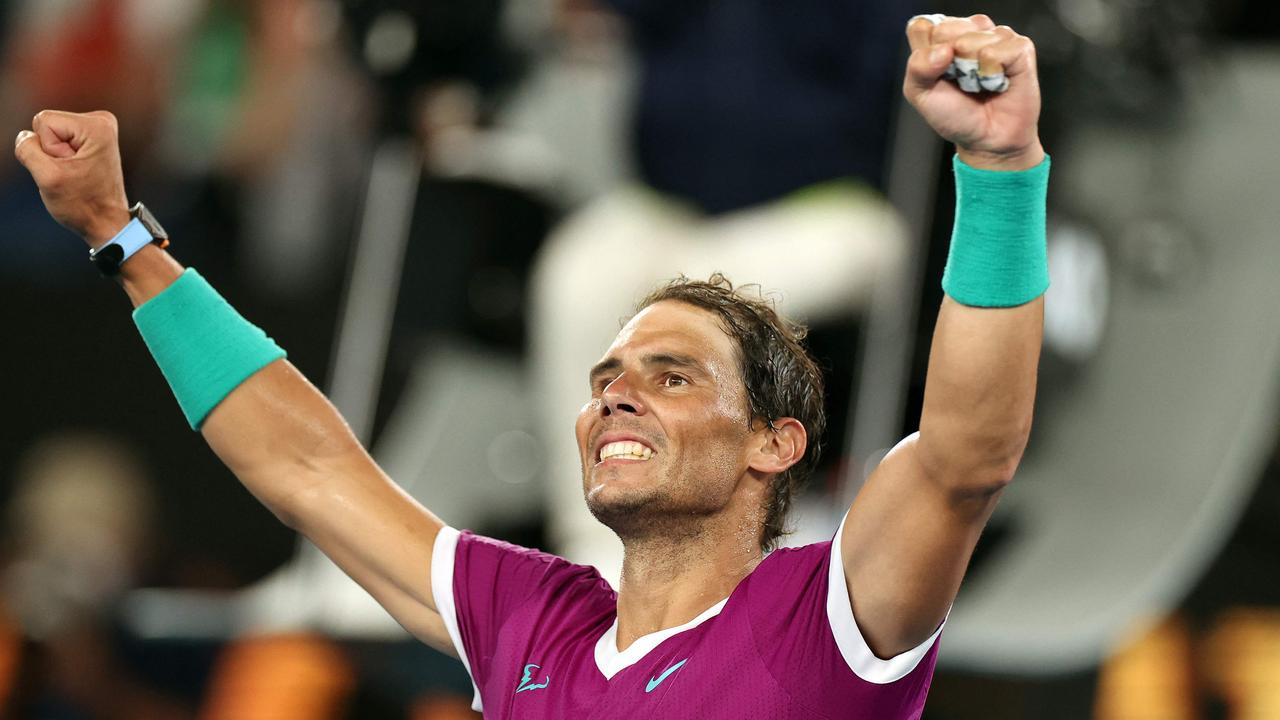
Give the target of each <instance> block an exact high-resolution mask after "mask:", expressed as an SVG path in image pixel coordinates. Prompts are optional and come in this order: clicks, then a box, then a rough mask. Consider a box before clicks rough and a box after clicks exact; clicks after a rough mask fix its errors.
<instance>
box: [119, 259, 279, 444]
mask: <svg viewBox="0 0 1280 720" xmlns="http://www.w3.org/2000/svg"><path fill="white" fill-rule="evenodd" d="M133 322H134V324H136V325H137V326H138V331H139V332H141V333H142V340H143V342H145V343H146V344H147V349H148V350H150V351H151V355H152V357H154V358H155V360H156V364H157V365H159V366H160V372H161V373H163V374H164V379H165V380H167V381H169V387H170V389H172V390H173V395H174V397H176V398H177V399H178V405H179V406H180V407H181V408H182V414H183V415H186V417H187V423H188V424H190V425H191V429H192V430H199V429H200V426H201V425H202V424H204V420H205V418H206V417H208V415H209V413H210V412H211V411H212V410H213V408H214V407H215V406H217V404H218V403H220V402H222V400H223V398H225V397H226V396H227V395H229V394H231V391H232V390H235V389H236V388H237V387H239V385H240V383H242V382H244V381H245V380H246V379H247V378H248V377H249V376H250V375H252V374H254V373H255V372H257V371H259V370H261V369H262V368H263V367H265V366H266V365H267V364H268V363H271V362H273V361H275V360H278V359H280V358H282V357H285V352H284V350H281V349H280V346H278V345H276V344H275V342H273V341H272V340H271V338H269V337H267V334H266V333H264V332H262V331H261V330H259V329H258V328H257V327H256V326H254V325H253V324H251V323H250V322H249V321H247V320H245V319H244V318H243V317H241V316H240V313H238V312H236V309H235V308H233V307H231V305H230V303H228V302H227V301H226V300H224V299H222V296H221V295H219V294H218V291H216V290H214V289H213V287H212V286H211V285H209V283H208V282H207V281H205V279H204V278H203V277H201V276H200V273H198V272H196V271H195V270H194V269H192V268H187V270H186V271H185V272H184V273H182V276H181V277H179V278H178V279H177V280H175V281H174V282H173V284H172V285H170V286H169V287H167V288H165V289H164V290H163V291H161V292H160V294H159V295H156V296H155V297H153V298H151V299H150V300H148V301H147V302H145V303H143V304H142V305H141V306H139V307H138V309H137V310H134V311H133Z"/></svg>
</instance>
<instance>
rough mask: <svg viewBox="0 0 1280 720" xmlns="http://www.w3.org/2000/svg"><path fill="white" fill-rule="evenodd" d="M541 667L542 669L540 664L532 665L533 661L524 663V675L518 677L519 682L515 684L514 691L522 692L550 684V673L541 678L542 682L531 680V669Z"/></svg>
mask: <svg viewBox="0 0 1280 720" xmlns="http://www.w3.org/2000/svg"><path fill="white" fill-rule="evenodd" d="M541 669H542V666H541V665H534V664H533V663H529V664H528V665H525V666H524V675H523V676H522V677H521V678H520V684H519V685H517V686H516V692H518V693H522V692H524V691H525V690H541V689H542V688H544V687H546V686H548V685H550V684H551V676H550V675H547V676H546V677H544V678H543V679H542V682H540V683H536V682H534V681H533V671H534V670H541Z"/></svg>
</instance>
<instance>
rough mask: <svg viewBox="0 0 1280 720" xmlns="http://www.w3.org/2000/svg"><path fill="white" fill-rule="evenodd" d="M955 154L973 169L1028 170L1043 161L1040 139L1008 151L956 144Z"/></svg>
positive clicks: (1042, 148) (1042, 147)
mask: <svg viewBox="0 0 1280 720" xmlns="http://www.w3.org/2000/svg"><path fill="white" fill-rule="evenodd" d="M956 155H957V156H958V157H959V158H960V162H962V163H964V164H965V165H968V166H969V167H971V168H973V169H975V170H996V171H1015V170H1029V169H1031V168H1033V167H1036V166H1037V165H1039V164H1040V163H1042V162H1044V156H1045V152H1044V146H1043V145H1041V144H1040V140H1039V139H1037V140H1036V141H1035V142H1033V143H1031V144H1030V145H1028V146H1026V147H1024V148H1018V149H1017V150H1012V151H1009V152H994V151H990V150H976V149H969V148H963V147H960V146H959V145H957V146H956Z"/></svg>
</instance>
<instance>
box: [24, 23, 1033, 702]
mask: <svg viewBox="0 0 1280 720" xmlns="http://www.w3.org/2000/svg"><path fill="white" fill-rule="evenodd" d="M908 37H909V40H910V43H911V47H912V54H911V58H910V61H909V63H908V68H907V77H906V81H905V85H904V91H905V93H906V95H907V97H908V98H909V99H910V100H911V102H912V103H913V104H914V105H915V107H916V108H917V109H918V110H919V111H920V112H921V113H922V114H923V115H924V117H925V118H926V119H927V120H928V121H929V122H930V124H931V125H932V126H933V127H934V128H935V129H936V130H937V131H938V132H939V133H940V134H941V135H942V136H943V137H944V138H946V139H948V140H950V141H952V142H955V143H956V145H957V162H956V173H957V182H958V190H959V192H958V195H959V202H958V209H957V218H956V232H955V236H954V239H953V242H952V251H951V258H950V259H949V261H948V268H947V273H946V276H945V277H944V280H943V284H944V288H945V289H946V290H947V293H948V299H947V300H946V301H945V302H944V304H943V307H942V309H941V311H940V313H939V316H938V323H937V329H936V331H935V336H934V343H933V349H932V355H931V359H930V365H929V377H928V385H927V388H926V396H925V405H924V411H923V415H922V418H921V426H920V432H918V433H916V434H914V435H911V436H910V437H908V438H906V439H905V440H903V441H902V442H901V443H900V444H899V445H898V446H897V447H896V448H894V449H893V451H892V452H890V453H889V455H888V456H887V457H886V458H885V460H884V461H883V462H882V463H881V465H880V467H879V468H878V469H877V470H876V471H875V472H874V473H873V475H872V476H871V478H870V479H869V480H868V482H867V484H866V486H865V487H864V488H863V490H862V492H861V493H860V494H859V496H858V498H857V500H856V501H855V502H854V504H853V506H852V507H851V508H850V510H849V513H848V515H847V516H846V519H845V521H844V523H843V525H842V527H841V529H840V531H839V532H838V533H837V534H836V537H835V539H834V540H833V541H832V542H827V543H820V544H817V545H811V546H807V547H804V548H798V549H793V550H781V551H778V552H775V553H772V554H769V555H767V556H766V555H765V552H764V550H765V548H766V547H769V546H770V545H771V544H772V542H773V540H774V539H775V538H776V536H777V534H778V531H779V527H780V526H779V522H780V519H781V512H780V511H781V510H783V509H785V505H786V501H787V498H788V497H789V492H790V489H791V484H792V482H793V480H795V479H796V478H794V477H792V475H793V473H792V472H791V471H792V470H793V469H797V468H799V469H803V468H805V467H806V466H808V465H809V464H811V463H812V461H813V457H814V454H815V450H814V448H813V446H814V444H816V442H817V439H818V438H817V431H818V430H819V426H820V424H821V415H820V412H815V411H814V409H815V408H820V407H821V399H820V392H821V390H820V382H819V380H818V376H817V374H816V371H815V370H814V368H813V365H812V362H811V361H810V360H809V359H808V358H807V357H806V356H805V354H804V353H803V351H802V350H801V349H800V348H799V346H798V345H797V344H796V333H795V332H794V331H793V328H792V327H790V326H789V325H788V324H786V323H785V322H782V321H780V320H779V319H778V318H777V317H776V316H775V315H774V314H773V312H772V311H771V310H770V309H769V308H768V306H766V305H764V304H763V303H759V302H751V301H749V300H746V299H744V297H743V296H742V295H740V294H738V293H735V292H733V291H732V290H731V289H730V288H729V287H728V286H727V284H726V283H724V282H722V281H720V279H717V278H713V280H712V281H711V282H708V283H676V284H674V285H673V286H671V287H669V288H666V289H662V290H659V291H658V292H657V293H656V294H655V296H654V298H652V300H653V302H652V304H649V305H648V306H647V307H645V308H643V310H642V311H641V312H640V313H639V314H638V315H636V316H635V317H634V318H633V319H632V320H631V321H630V322H629V323H628V324H627V325H626V327H624V328H623V330H622V332H620V333H619V334H618V336H617V338H616V340H615V341H614V343H613V345H612V347H611V348H610V349H609V350H608V352H607V353H606V355H605V357H604V358H603V359H602V360H601V361H600V362H599V363H598V364H597V365H596V366H595V367H594V368H593V369H592V370H591V373H590V381H591V386H590V387H591V393H590V400H589V402H588V403H587V404H586V405H585V406H584V407H583V409H582V411H581V413H580V415H579V418H578V422H577V437H578V446H579V450H580V455H581V457H582V462H583V485H584V490H585V493H586V497H587V502H588V504H589V506H590V507H591V509H592V511H593V512H594V513H595V514H596V516H597V517H599V518H600V519H601V520H602V521H603V522H605V523H606V524H609V525H610V526H611V527H612V528H613V529H614V530H615V531H616V532H617V533H618V534H619V536H620V537H621V538H622V540H623V543H624V545H625V547H626V559H625V563H624V567H623V574H622V581H621V587H620V591H619V592H618V593H617V594H616V595H615V594H614V593H613V592H612V590H610V589H609V587H608V585H607V584H606V583H605V582H604V581H603V580H602V579H601V578H600V577H599V576H598V575H597V574H596V573H595V572H594V571H593V570H592V569H590V568H586V567H582V566H575V565H571V564H569V563H567V562H565V561H563V560H560V559H558V558H555V557H553V556H550V555H545V554H542V553H537V552H534V551H530V550H524V549H520V548H515V547H512V546H510V545H506V544H503V543H499V542H496V541H492V540H487V539H484V538H480V537H477V536H474V535H470V534H467V533H459V532H457V531H456V530H454V529H452V528H449V527H447V526H446V525H445V524H444V523H443V522H441V521H440V520H439V519H437V518H436V517H435V516H433V515H432V514H431V513H430V512H428V511H427V510H426V509H424V508H422V507H421V506H420V505H418V504H417V503H416V502H415V501H414V500H413V499H411V498H409V497H408V496H407V495H405V494H404V493H403V492H402V491H401V490H400V489H399V488H398V487H397V486H396V485H395V484H394V483H393V482H391V481H390V480H389V479H388V478H387V477H386V476H385V475H384V474H383V473H382V472H381V471H380V470H379V469H378V467H377V466H376V465H375V464H374V463H373V461H372V460H371V459H370V457H369V456H368V454H367V453H366V452H365V451H364V449H363V448H361V447H360V445H359V444H358V442H357V441H356V440H355V439H354V438H353V437H352V435H351V434H350V432H349V431H348V430H347V428H346V426H345V424H344V423H343V421H342V418H341V417H340V416H339V415H338V414H337V412H336V411H335V410H334V409H333V407H332V406H330V405H329V403H328V402H327V401H326V400H325V399H324V397H323V396H322V395H321V394H320V393H319V392H318V391H316V389H315V388H314V387H312V386H311V385H310V384H309V383H308V382H307V381H306V379H305V378H303V377H302V376H301V375H299V374H298V372H297V371H296V370H294V369H293V367H292V366H291V365H289V364H288V363H287V362H284V361H283V360H282V359H281V357H282V355H283V352H282V351H281V350H279V348H277V347H275V345H274V343H272V342H271V341H270V340H269V339H267V338H266V337H265V335H263V333H262V332H261V331H260V330H258V329H257V328H254V327H253V326H251V325H249V324H248V323H247V322H245V321H244V320H243V319H242V318H240V317H239V316H238V315H237V314H236V313H235V312H234V310H232V309H231V308H230V306H228V305H227V304H226V303H225V301H223V300H222V299H221V298H220V297H218V296H217V295H216V293H214V291H213V290H212V289H211V288H209V287H208V285H207V283H204V281H203V280H202V279H201V278H200V277H199V275H198V274H196V273H194V272H193V271H191V270H187V271H185V272H184V270H183V268H182V267H181V266H180V265H178V263H177V262H176V261H175V260H174V259H173V258H172V257H170V256H169V255H168V254H167V253H165V252H164V251H163V249H162V247H161V246H162V245H163V244H164V242H165V241H164V238H163V230H162V229H160V228H158V227H156V226H155V225H154V224H153V223H148V222H147V218H146V213H145V211H139V210H137V209H135V211H133V214H134V215H136V216H138V217H135V218H133V219H131V215H130V211H128V210H126V207H127V205H126V202H125V194H124V188H123V182H122V180H121V179H120V162H119V155H118V152H117V151H116V149H115V143H114V138H115V123H114V118H112V117H111V116H110V115H109V114H107V113H92V114H89V115H73V114H68V113H58V112H44V113H41V114H39V115H37V116H36V118H35V121H34V125H33V131H24V132H23V133H21V134H19V136H18V139H17V154H18V157H19V159H20V160H21V161H22V163H23V164H24V165H25V166H26V167H27V168H28V169H29V170H30V171H31V173H32V175H33V176H34V177H35V180H36V182H37V184H38V185H39V186H40V190H41V193H42V195H43V197H44V199H45V203H46V205H47V206H48V208H49V210H50V213H51V214H52V215H53V216H54V217H55V218H56V219H58V220H59V221H60V222H61V223H63V224H64V225H66V226H67V227H69V228H71V229H73V230H75V231H77V232H79V233H80V234H81V235H82V236H83V237H84V238H85V239H86V241H87V242H88V243H89V245H90V246H91V247H93V248H95V257H96V262H97V264H98V265H99V267H100V268H102V269H103V270H104V272H107V273H109V274H117V275H118V277H119V279H120V281H121V283H122V285H123V287H124V289H125V291H126V293H128V295H129V297H130V299H131V300H132V301H133V303H134V305H135V306H136V307H137V308H138V309H137V310H136V311H135V321H136V322H137V324H138V326H139V329H140V331H141V332H142V335H143V338H144V340H145V341H146V342H147V344H148V346H149V347H150V348H151V350H152V353H153V354H154V355H155V356H156V359H157V362H158V363H159V364H160V366H161V370H162V371H163V372H164V373H165V376H166V378H167V379H168V380H169V382H170V384H171V386H172V387H173V389H174V393H175V395H176V396H177V398H178V401H179V404H180V405H181V406H182V409H183V411H184V413H186V415H187V418H188V420H189V422H190V423H191V424H192V426H193V427H196V428H199V429H200V430H201V431H202V432H203V434H204V436H205V438H206V439H207V441H208V442H209V444H210V446H211V447H212V448H213V449H214V451H215V452H216V453H217V454H218V456H219V457H220V458H222V460H223V461H224V462H225V463H226V464H227V465H228V467H229V468H230V469H231V470H232V471H233V472H234V473H235V474H236V475H237V476H238V477H239V478H240V480H241V481H242V482H243V483H244V484H245V485H246V486H247V487H248V488H249V489H250V490H251V491H252V492H253V493H254V494H255V495H256V496H257V497H258V498H259V499H260V500H261V501H262V502H264V503H265V504H266V505H267V506H268V507H269V508H270V509H271V510H272V511H273V512H275V513H276V514H277V516H279V517H280V518H281V520H283V521H284V522H285V523H287V524H288V525H289V526H291V527H293V528H295V529H297V530H299V531H300V532H302V533H304V534H305V535H306V536H307V537H308V538H310V539H311V540H312V541H313V542H314V543H315V544H316V545H318V546H319V547H320V548H321V549H322V550H324V551H325V552H326V553H327V554H328V555H329V557H331V558H332V559H333V560H334V561H335V562H336V563H338V564H339V565H340V566H341V567H342V568H343V569H344V570H345V571H346V572H347V573H349V574H350V575H351V576H352V577H353V578H354V579H355V580H357V581H358V582H359V583H360V584H361V585H362V586H363V587H365V588H366V589H367V590H368V591H369V592H370V593H371V594H372V595H373V596H374V597H375V598H377V599H378V600H379V602H381V603H382V605H383V606H384V607H386V608H387V610H388V611H389V612H390V613H391V614H392V615H393V616H394V617H395V618H396V619H397V620H398V621H399V622H400V623H401V624H402V625H403V626H404V627H405V628H406V629H407V630H409V631H410V632H411V633H413V634H414V635H416V636H417V637H419V638H421V639H422V640H424V641H425V642H427V643H429V644H431V645H433V646H435V647H438V648H440V649H442V650H445V651H446V652H452V653H455V654H457V655H458V656H459V657H460V658H461V659H462V661H463V662H464V663H466V664H467V667H468V670H469V672H470V673H471V676H472V678H473V680H474V681H475V683H476V686H477V696H476V701H477V707H483V709H484V712H485V713H486V714H487V715H488V716H489V717H496V718H511V717H521V718H566V717H576V716H582V717H591V718H630V717H691V718H743V717H764V718H810V717H832V718H834V717H853V718H877V719H880V718H915V717H918V716H919V715H920V713H921V709H922V707H923V704H924V696H925V693H926V692H927V689H928V684H929V680H930V678H931V676H932V671H933V663H934V658H935V657H936V652H937V646H936V642H935V641H936V639H937V637H938V635H939V634H940V632H941V628H942V624H943V621H944V620H945V618H946V615H947V612H948V609H949V608H950V606H951V603H952V600H953V599H954V597H955V595H956V592H957V590H958V588H959V584H960V580H961V577H962V576H963V574H964V569H965V566H966V563H967V562H968V559H969V555H970V552H971V551H972V549H973V546H974V544H975V542H976V541H977V538H978V535H979V533H980V532H981V530H982V527H983V525H984V524H985V523H986V520H987V518H988V517H989V516H990V514H991V511H992V509H993V508H994V506H995V503H996V500H997V498H998V497H999V495H1000V493H1001V490H1002V489H1003V488H1004V487H1005V485H1006V484H1007V483H1008V482H1009V480H1010V479H1011V478H1012V476H1013V473H1014V470H1015V468H1016V466H1017V464H1018V461H1019V459H1020V457H1021V454H1022V450H1023V447H1024V445H1025V443H1026V439H1027V433H1028V431H1029V428H1030V422H1031V410H1032V404H1033V397H1034V393H1035V380H1036V364H1037V362H1038V354H1039V346H1040V334H1041V325H1042V322H1041V318H1042V305H1041V300H1040V299H1039V298H1040V295H1041V294H1042V293H1043V291H1044V289H1045V287H1046V286H1047V277H1048V275H1047V269H1046V267H1045V265H1044V194H1045V187H1046V184H1047V172H1048V171H1047V159H1046V158H1045V155H1044V151H1043V149H1042V148H1041V146H1040V143H1039V140H1038V137H1037V129H1036V120H1037V117H1038V114H1039V104H1040V99H1039V89H1038V84H1037V80H1036V71H1035V55H1034V48H1033V46H1032V44H1031V42H1030V41H1029V40H1028V39H1027V38H1024V37H1021V36H1019V35H1017V34H1016V33H1014V32H1013V31H1012V30H1010V29H1009V28H1007V27H996V26H995V25H994V24H993V23H992V22H991V20H990V19H989V18H987V17H985V16H981V15H978V16H973V17H970V18H966V19H959V18H947V19H943V18H941V17H938V16H930V17H926V18H917V19H915V20H913V21H912V23H911V24H910V25H909V26H908ZM953 61H955V62H954V63H953ZM957 70H958V71H959V73H960V74H961V77H960V80H961V83H960V84H961V85H965V84H966V83H967V85H968V87H967V88H966V89H965V90H964V91H962V90H961V88H960V87H957V85H956V84H953V83H951V82H950V81H949V80H947V77H949V76H954V75H955V74H956V71H957ZM983 90H986V91H993V92H981V91H983ZM1005 90H1007V91H1005ZM121 228H123V230H122V229H121ZM153 241H154V242H153ZM619 262H625V258H620V259H619ZM607 275H608V268H601V282H607V281H608V277H607ZM806 420H807V421H808V422H810V424H811V425H813V427H806V425H805V421H806ZM457 481H465V479H464V478H458V479H457ZM855 618H856V620H855Z"/></svg>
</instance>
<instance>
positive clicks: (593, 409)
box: [573, 400, 600, 449]
mask: <svg viewBox="0 0 1280 720" xmlns="http://www.w3.org/2000/svg"><path fill="white" fill-rule="evenodd" d="M599 408H600V401H599V400H591V401H589V402H588V403H587V404H585V405H583V406H582V408H581V409H579V410H578V419H577V421H576V422H575V423H574V426H573V430H574V435H575V436H577V438H578V448H579V449H581V448H582V447H584V446H585V445H586V441H587V433H588V432H590V430H591V420H592V419H593V418H595V417H596V415H597V414H598V413H599Z"/></svg>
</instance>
